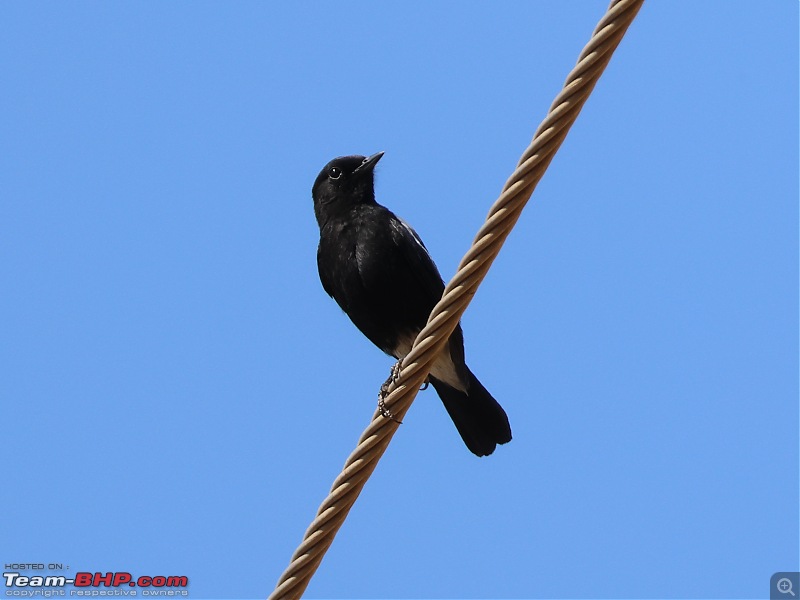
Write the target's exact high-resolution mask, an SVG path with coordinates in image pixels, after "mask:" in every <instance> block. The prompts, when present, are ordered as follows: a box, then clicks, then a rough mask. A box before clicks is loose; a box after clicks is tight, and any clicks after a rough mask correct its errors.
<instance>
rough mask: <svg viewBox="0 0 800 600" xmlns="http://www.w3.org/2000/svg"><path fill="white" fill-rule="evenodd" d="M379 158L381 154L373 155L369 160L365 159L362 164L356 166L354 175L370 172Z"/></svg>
mask: <svg viewBox="0 0 800 600" xmlns="http://www.w3.org/2000/svg"><path fill="white" fill-rule="evenodd" d="M381 156H383V152H378V153H376V154H373V155H372V156H370V157H369V158H365V159H364V162H362V163H361V164H360V165H358V168H357V169H356V173H365V172H367V171H372V169H374V168H375V165H377V164H378V161H379V160H380V159H381Z"/></svg>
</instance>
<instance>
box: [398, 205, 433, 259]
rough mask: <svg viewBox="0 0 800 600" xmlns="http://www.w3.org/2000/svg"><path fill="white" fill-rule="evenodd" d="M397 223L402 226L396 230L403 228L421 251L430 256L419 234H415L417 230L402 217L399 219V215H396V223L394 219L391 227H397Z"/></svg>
mask: <svg viewBox="0 0 800 600" xmlns="http://www.w3.org/2000/svg"><path fill="white" fill-rule="evenodd" d="M395 216H396V217H397V215H395ZM398 224H399V225H400V228H402V229H398V231H401V230H405V231H406V233H408V234H409V235H410V236H411V237H412V238H413V240H414V241H415V242H417V245H418V246H419V247H420V248H421V249H422V251H423V252H424V253H425V254H427V255H428V256H429V257H430V254H429V253H428V249H427V248H426V247H425V244H423V243H422V240H421V239H419V236H418V235H417V232H416V231H414V230H413V229H412V228H411V225H409V224H408V223H406V222H405V221H403V219H401V218H400V217H397V222H396V223H395V221H394V220H393V221H392V227H395V228H397V225H398ZM431 262H433V260H432V259H431Z"/></svg>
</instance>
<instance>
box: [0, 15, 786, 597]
mask: <svg viewBox="0 0 800 600" xmlns="http://www.w3.org/2000/svg"><path fill="white" fill-rule="evenodd" d="M606 6H607V2H606V1H605V0H597V1H588V0H585V1H581V2H568V3H567V2H561V1H558V0H550V1H539V2H506V3H497V4H487V3H458V2H433V3H432V4H429V5H426V7H425V8H416V9H413V10H412V9H411V8H410V7H409V5H408V3H403V2H393V3H380V4H377V3H367V2H360V3H354V2H351V3H321V2H320V3H311V4H306V3H302V4H301V3H297V4H296V5H295V4H293V3H267V2H236V3H233V2H230V3H218V2H191V3H188V2H171V3H161V2H159V3H132V2H114V3H101V2H71V3H70V2H66V3H62V2H5V3H3V4H2V5H1V6H0V23H2V25H1V27H2V35H1V36H0V89H2V92H0V146H1V151H0V194H2V195H1V196H0V198H1V200H0V280H1V281H2V293H0V364H2V373H1V374H0V401H2V408H3V412H2V421H3V428H2V436H0V455H2V457H3V460H2V463H3V484H2V487H3V500H2V505H1V509H2V511H1V513H0V517H1V518H0V560H2V561H3V563H4V564H6V563H13V562H59V563H63V564H64V565H69V567H70V572H75V571H129V572H131V573H132V574H134V575H186V576H188V577H189V578H190V581H191V588H190V589H191V593H192V597H195V598H212V597H217V598H258V597H263V596H266V595H267V594H268V593H269V592H270V591H271V590H272V588H273V586H274V584H275V582H276V580H277V578H278V577H279V575H280V573H281V572H282V571H283V569H284V568H285V567H286V566H287V564H288V562H289V558H290V555H291V553H292V552H293V551H294V549H295V547H296V546H297V544H298V543H299V541H300V539H301V537H302V534H303V532H304V531H305V528H306V527H307V525H308V524H309V523H310V522H311V520H312V518H313V516H314V513H315V511H316V509H317V507H318V505H319V503H320V502H321V501H322V499H323V498H324V496H325V495H326V493H327V492H328V489H329V487H330V485H331V482H332V481H333V479H334V477H335V476H336V475H337V474H338V471H339V469H340V467H341V465H342V464H343V463H344V460H345V458H346V457H347V455H348V454H349V453H350V451H351V450H352V449H353V447H354V446H355V443H356V440H357V438H358V436H359V435H360V433H361V431H362V430H363V428H364V427H365V426H366V424H367V423H368V421H369V418H370V416H371V414H372V411H373V409H374V407H375V395H376V392H377V389H378V386H379V385H380V383H381V382H382V381H383V380H384V379H385V377H386V375H387V374H388V370H389V366H390V364H391V361H390V359H389V358H388V357H386V356H384V355H382V354H381V353H380V352H379V351H378V350H377V349H375V348H374V347H373V346H372V345H371V344H370V343H369V342H367V341H366V340H365V339H364V338H363V337H362V336H361V335H360V334H359V333H358V332H357V331H356V330H355V329H354V327H353V326H352V325H351V324H350V322H349V320H348V319H347V318H346V317H345V316H344V315H343V314H342V313H341V311H340V310H339V308H338V307H337V306H336V305H335V303H334V302H333V301H332V300H330V299H329V298H328V297H327V296H326V295H325V293H324V292H323V290H322V288H321V286H320V284H319V280H318V277H317V272H316V259H315V254H316V245H317V240H318V231H317V226H316V223H315V221H314V215H313V211H312V204H311V196H310V188H311V184H312V182H313V180H314V178H315V176H316V175H317V173H318V171H319V170H320V168H321V167H322V166H323V165H324V164H325V163H326V162H327V161H328V160H329V159H331V158H333V157H335V156H338V155H342V154H352V153H359V154H368V153H373V152H377V151H379V150H384V151H386V156H385V157H384V158H383V160H382V161H381V163H380V166H379V168H378V174H377V194H378V199H379V200H380V201H381V202H383V203H384V204H387V205H388V206H390V207H391V208H392V209H393V210H395V212H397V213H398V214H399V215H401V216H402V217H404V218H405V219H406V220H407V221H409V222H410V223H411V224H412V225H413V226H414V227H415V228H416V230H417V231H418V232H419V233H420V235H421V236H422V238H423V239H424V240H425V242H426V244H427V246H428V248H429V249H430V251H431V253H432V255H433V256H434V258H435V259H436V261H437V263H438V265H439V267H440V270H441V271H442V274H443V276H444V277H445V278H449V277H450V276H451V275H452V273H453V272H454V270H455V268H456V265H457V263H458V261H459V259H460V258H461V256H462V255H463V254H464V252H465V251H466V249H467V247H468V246H469V243H470V242H471V240H472V237H473V236H474V234H475V232H476V231H477V229H478V227H479V225H480V224H481V222H482V220H483V218H484V217H485V215H486V212H487V210H488V207H489V206H490V205H491V203H492V202H493V201H494V200H495V198H496V197H497V194H498V192H499V190H500V188H501V186H502V184H503V182H504V181H505V179H506V178H507V177H508V175H509V174H510V173H511V171H512V170H513V167H514V165H515V164H516V161H517V159H518V157H519V155H520V154H521V152H522V150H523V149H524V148H525V146H526V145H527V144H528V142H529V140H530V138H531V136H532V134H533V132H534V130H535V128H536V126H537V125H538V123H539V122H540V121H541V119H542V118H543V116H544V115H545V113H546V110H547V108H548V107H549V105H550V103H551V101H552V100H553V98H554V97H555V95H556V93H557V92H558V91H559V89H560V87H561V85H562V83H563V81H564V78H565V77H566V75H567V73H568V72H569V70H570V69H571V68H572V66H573V65H574V63H575V60H576V58H577V56H578V54H579V52H580V50H581V48H582V47H583V45H584V44H585V42H586V41H587V40H588V39H589V36H590V34H591V31H592V29H593V28H594V26H595V24H596V23H597V21H598V20H599V18H600V16H601V15H602V14H603V12H604V11H605V9H606ZM463 324H464V330H465V335H466V342H467V357H468V361H469V363H470V366H471V367H472V369H473V370H474V371H475V372H476V373H477V374H478V376H479V377H480V378H481V380H482V381H483V382H484V384H485V385H486V386H487V387H488V388H489V389H490V390H491V391H492V392H493V394H494V395H495V396H496V397H497V398H498V399H499V400H500V401H501V403H502V404H503V405H504V406H505V408H506V410H507V412H508V414H509V417H510V419H511V423H512V427H513V431H514V440H513V442H512V443H510V444H508V445H507V446H504V447H502V448H500V449H499V450H498V451H497V452H496V453H495V454H494V455H493V456H491V457H488V458H484V459H478V458H476V457H475V456H473V455H471V454H470V453H469V452H468V451H467V450H466V449H465V447H464V446H463V444H462V443H461V441H460V439H459V438H458V435H457V434H456V432H455V429H454V428H453V426H452V424H451V423H450V421H449V419H448V417H447V415H446V413H445V411H444V410H443V407H442V406H441V403H440V401H439V400H438V398H437V397H436V395H435V393H434V392H433V391H432V390H431V391H428V392H423V393H421V394H420V395H419V396H418V398H417V400H416V402H415V404H414V406H413V407H412V408H411V411H410V412H409V414H408V415H407V418H406V422H405V424H404V425H403V426H402V427H401V428H400V431H399V432H398V434H397V435H396V436H395V439H394V441H393V443H392V445H391V447H390V448H389V451H388V453H387V454H386V456H385V458H384V460H383V461H382V462H381V463H380V465H379V466H378V469H377V471H376V473H375V474H374V476H373V477H372V479H371V480H370V482H369V483H368V485H367V487H366V489H365V491H364V493H363V494H362V496H361V498H359V500H358V502H357V504H356V506H355V507H354V509H353V511H352V513H351V514H350V517H349V519H348V520H347V522H346V523H345V525H344V527H343V529H342V530H341V531H340V533H339V535H338V537H337V539H336V540H335V542H334V544H333V546H332V548H331V549H330V551H329V552H328V554H327V556H326V558H325V560H324V561H323V563H322V565H321V567H320V569H319V571H318V573H317V575H316V576H315V578H314V579H313V581H312V583H311V585H310V587H309V588H308V592H307V595H308V597H310V598H350V597H352V598H384V597H387V598H490V597H491V598H756V597H765V596H766V595H767V589H768V588H767V586H768V583H769V577H770V575H771V574H772V573H773V572H775V571H780V570H796V569H798V562H799V560H800V559H799V557H798V529H799V528H800V527H799V524H798V3H797V2H794V1H790V0H783V1H777V0H773V1H765V2H759V3H754V2H743V1H733V0H718V1H713V2H712V1H700V2H695V3H687V2H672V1H666V0H649V1H648V2H646V3H645V6H644V8H643V9H642V11H641V13H640V14H639V16H638V18H637V20H636V21H635V22H634V24H633V26H632V28H631V29H630V31H629V33H628V35H627V36H626V38H625V39H624V40H623V43H622V45H621V46H620V48H619V50H618V51H617V54H616V55H615V56H614V58H613V60H612V62H611V65H610V67H609V68H608V70H607V72H606V74H605V75H604V77H603V79H602V80H601V81H600V83H599V85H598V86H597V88H596V90H595V92H594V94H593V96H592V97H591V98H590V100H589V102H588V104H587V105H586V107H585V108H584V111H583V113H582V114H581V116H580V118H579V119H578V121H577V123H576V125H575V127H574V128H573V130H572V132H571V133H570V135H569V137H568V138H567V140H566V142H565V144H564V146H563V147H562V149H561V151H560V153H559V154H558V156H557V157H556V159H555V161H554V162H553V164H552V165H551V167H550V169H549V171H548V172H547V174H546V175H545V178H544V180H543V181H542V183H541V184H540V186H539V188H538V189H537V190H536V192H535V195H534V198H533V200H532V202H531V204H530V205H529V206H528V208H527V209H526V210H525V212H524V213H523V215H522V218H521V219H520V221H519V223H518V224H517V227H516V229H515V231H514V232H513V234H512V235H511V237H510V238H509V240H508V242H507V244H506V246H505V248H504V249H503V251H502V253H501V255H500V257H499V258H498V260H497V262H496V263H495V265H494V267H493V268H492V270H491V272H490V273H489V276H488V278H487V279H486V281H485V283H484V285H483V286H482V287H481V288H480V290H479V292H478V294H477V296H476V297H475V299H474V302H473V303H472V305H471V306H470V307H469V309H468V311H467V313H466V315H465V318H464V321H463ZM4 593H5V592H4Z"/></svg>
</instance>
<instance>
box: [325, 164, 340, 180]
mask: <svg viewBox="0 0 800 600" xmlns="http://www.w3.org/2000/svg"><path fill="white" fill-rule="evenodd" d="M328 176H330V178H331V179H339V177H341V176H342V170H341V169H340V168H339V167H331V168H330V169H328Z"/></svg>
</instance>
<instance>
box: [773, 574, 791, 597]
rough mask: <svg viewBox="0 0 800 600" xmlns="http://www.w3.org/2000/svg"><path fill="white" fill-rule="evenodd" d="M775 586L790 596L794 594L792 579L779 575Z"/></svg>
mask: <svg viewBox="0 0 800 600" xmlns="http://www.w3.org/2000/svg"><path fill="white" fill-rule="evenodd" d="M776 586H777V588H778V591H779V592H780V593H781V594H791V595H792V596H794V595H795V594H794V592H793V591H792V580H791V579H789V578H787V577H781V578H780V579H778V583H777V584H776Z"/></svg>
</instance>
